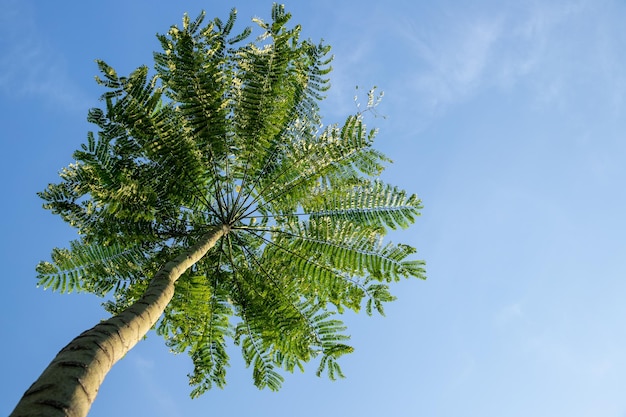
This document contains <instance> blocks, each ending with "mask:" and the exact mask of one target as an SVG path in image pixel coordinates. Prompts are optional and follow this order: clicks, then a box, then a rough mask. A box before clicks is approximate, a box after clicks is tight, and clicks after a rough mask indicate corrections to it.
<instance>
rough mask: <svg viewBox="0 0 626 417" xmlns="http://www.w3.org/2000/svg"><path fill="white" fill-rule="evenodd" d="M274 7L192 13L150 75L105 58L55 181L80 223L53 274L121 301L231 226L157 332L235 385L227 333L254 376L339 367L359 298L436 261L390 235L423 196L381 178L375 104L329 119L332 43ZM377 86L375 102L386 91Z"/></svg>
mask: <svg viewBox="0 0 626 417" xmlns="http://www.w3.org/2000/svg"><path fill="white" fill-rule="evenodd" d="M289 18H290V15H289V14H288V13H286V12H285V10H284V8H283V7H282V6H279V5H274V7H273V9H272V20H271V22H270V23H266V22H264V21H262V20H259V19H255V20H254V21H255V22H256V23H257V24H258V26H259V27H260V28H261V31H262V34H261V35H260V36H259V37H257V38H256V39H255V40H253V41H252V42H249V43H246V42H245V41H246V40H247V39H249V36H250V34H251V30H250V29H245V30H244V31H243V32H242V33H240V34H236V35H233V34H231V32H232V30H233V26H234V23H235V12H234V10H233V12H232V13H231V15H230V17H229V19H228V20H227V21H226V22H222V21H220V20H219V19H215V20H213V21H211V22H209V23H208V24H207V25H203V22H204V14H201V15H200V16H199V17H198V18H197V19H195V20H191V19H190V18H189V17H188V16H185V17H184V19H183V24H182V27H177V26H173V27H172V28H171V29H170V30H169V32H168V33H167V34H164V35H160V36H159V37H158V38H159V40H160V43H161V45H162V51H161V52H158V53H155V55H154V61H155V67H154V71H153V74H150V71H149V70H148V68H147V67H140V68H138V69H136V70H135V71H133V72H132V73H131V74H130V75H129V76H127V77H123V76H119V75H118V74H117V73H116V71H115V70H114V69H113V68H112V67H111V66H109V65H107V64H106V63H104V62H103V61H98V66H99V68H100V70H101V73H102V76H101V78H97V81H98V83H100V84H101V85H102V86H104V88H105V89H106V92H105V93H104V94H103V96H102V100H103V103H104V106H103V108H102V109H99V108H96V109H92V110H91V111H90V112H89V121H90V122H92V123H94V124H95V125H96V126H97V132H96V133H89V135H88V138H87V143H86V144H84V145H82V148H81V149H80V150H78V151H76V152H75V154H74V158H75V160H76V163H74V164H71V165H69V166H68V167H66V168H65V169H64V170H63V171H62V172H61V174H60V176H61V182H59V183H58V184H51V185H49V187H48V188H47V189H46V190H45V191H43V192H41V193H40V196H41V197H42V198H43V199H44V200H45V202H46V203H45V207H46V208H48V209H50V210H51V211H52V212H53V213H55V214H58V215H60V216H61V217H62V218H63V219H64V220H65V221H66V222H68V223H69V224H70V225H72V226H73V227H75V228H76V229H77V231H78V233H79V235H80V239H78V240H76V241H74V242H72V243H71V246H70V248H69V249H55V250H54V251H53V253H52V262H42V263H40V264H39V265H38V268H37V270H38V273H39V283H40V285H42V286H43V287H45V288H52V289H54V290H58V291H61V292H71V291H86V292H91V293H95V294H98V295H101V296H107V297H109V298H108V301H106V303H105V307H106V308H107V310H108V311H110V312H111V313H114V314H117V313H120V312H122V311H123V310H124V309H126V308H127V307H128V306H130V305H132V304H133V303H134V302H135V301H137V300H138V299H140V297H141V296H142V294H143V293H144V292H145V291H146V288H147V287H148V286H149V282H150V278H151V277H152V276H153V275H154V274H155V273H156V271H157V270H159V268H160V267H161V266H162V265H163V264H165V263H166V262H167V261H169V260H171V259H173V258H175V257H176V256H179V255H180V254H184V253H185V251H186V250H188V249H189V248H190V247H191V246H193V245H194V244H195V243H196V242H197V241H198V240H200V239H202V237H203V236H205V235H206V234H207V233H210V232H211V231H212V230H214V229H215V228H216V227H217V228H222V230H223V231H224V233H223V236H221V237H219V239H218V240H217V241H216V243H215V246H214V247H213V248H212V249H210V250H209V251H208V252H207V253H206V255H204V257H203V258H202V259H200V260H199V261H198V262H195V263H194V264H193V266H191V267H190V268H189V269H188V270H186V272H184V273H183V274H182V275H181V277H180V278H179V279H178V280H177V282H176V289H175V292H174V295H173V298H172V299H171V302H170V303H169V304H168V305H167V307H166V309H165V311H164V314H163V315H162V316H161V317H160V319H159V321H158V323H157V325H156V331H157V333H158V334H160V335H162V336H163V337H164V338H165V340H166V343H167V345H168V346H169V347H170V348H171V350H172V351H174V352H187V353H188V354H189V356H190V357H191V359H192V361H193V372H192V373H191V374H190V376H189V378H190V383H191V384H192V385H193V387H194V389H193V391H192V396H196V395H199V394H201V393H202V392H204V391H205V390H207V389H208V388H210V387H211V386H212V385H216V386H220V387H221V386H223V385H224V384H225V375H226V367H227V366H228V362H229V358H228V354H227V349H226V345H227V339H228V338H233V339H234V341H235V343H236V344H237V345H239V346H240V347H241V351H242V354H243V357H244V358H245V361H246V363H247V364H248V365H249V366H251V367H252V369H253V378H254V383H255V384H256V385H257V386H259V387H269V388H271V389H277V388H278V387H279V386H280V383H281V381H282V380H283V377H282V376H281V374H280V373H279V370H280V369H281V368H282V369H283V370H286V371H293V370H294V369H296V368H299V369H303V365H304V363H305V362H307V361H309V360H310V359H312V358H315V357H317V358H319V367H318V371H317V372H318V374H321V373H323V372H327V373H328V375H329V376H330V378H335V377H337V376H342V373H341V369H340V367H339V365H338V363H337V359H338V358H339V357H340V356H341V355H343V354H345V353H348V352H351V351H352V347H350V346H349V345H348V344H347V341H348V337H347V335H346V334H345V333H344V331H345V326H344V325H343V323H342V322H341V321H340V320H338V319H337V314H338V313H341V312H342V311H344V309H351V310H354V311H359V310H360V309H362V308H364V309H365V311H366V312H367V314H372V313H373V312H374V311H376V312H379V313H381V314H382V313H383V303H384V302H388V301H391V300H392V299H393V296H392V295H391V294H390V291H389V284H390V283H392V282H394V281H397V280H399V279H401V278H403V277H418V278H423V277H424V270H423V262H421V261H418V260H413V259H410V256H409V255H411V254H413V253H414V252H415V250H414V249H413V248H412V247H410V246H408V245H403V244H392V243H386V242H383V237H384V235H385V233H386V231H387V230H389V229H394V228H396V227H402V228H404V227H407V226H408V225H409V224H411V223H412V222H413V221H414V220H415V218H416V216H417V215H418V214H419V213H418V210H419V209H420V201H419V199H418V198H417V196H416V195H410V194H407V193H406V192H404V191H402V190H400V189H398V188H397V187H395V186H392V185H388V184H386V183H384V182H382V181H381V180H379V179H378V178H379V175H380V173H381V171H382V170H383V168H384V165H385V164H386V163H387V162H389V160H388V159H387V158H386V157H385V156H384V155H383V154H382V153H380V152H379V151H377V150H375V149H374V148H373V146H372V145H373V140H374V136H375V133H376V132H375V131H374V130H368V129H367V128H366V126H365V124H364V121H363V112H358V113H357V114H354V115H351V116H349V117H347V119H346V120H345V122H343V123H342V124H337V125H331V126H328V127H323V126H322V123H321V117H320V115H319V106H318V103H319V101H320V100H321V99H322V96H323V94H324V92H325V91H326V90H327V89H328V87H329V82H328V78H327V77H328V74H329V72H330V70H331V68H330V61H331V58H330V56H329V49H330V48H329V47H328V46H326V45H324V44H321V43H320V44H315V43H312V42H310V41H308V40H301V39H300V27H299V26H294V27H289V26H288V25H287V23H288V20H289ZM376 102H377V95H376V93H375V91H374V90H372V91H370V93H369V95H368V106H367V108H372V107H373V106H375V105H376Z"/></svg>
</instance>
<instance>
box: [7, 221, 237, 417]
mask: <svg viewBox="0 0 626 417" xmlns="http://www.w3.org/2000/svg"><path fill="white" fill-rule="evenodd" d="M229 230H230V228H229V226H227V225H222V226H217V227H215V228H213V229H212V230H210V231H209V232H208V233H206V234H205V235H204V236H202V238H201V239H200V241H198V242H197V243H196V244H195V245H194V246H192V247H191V248H189V249H188V250H187V251H185V252H183V253H181V254H180V255H179V256H177V257H176V258H174V259H173V260H171V261H170V262H168V263H166V264H165V265H164V266H163V267H162V268H161V269H160V270H159V271H158V272H157V273H156V274H155V276H154V277H153V278H152V280H151V281H150V284H149V285H148V288H147V289H146V292H145V293H144V295H143V296H142V297H141V298H140V299H139V300H137V301H136V302H135V303H134V304H132V305H131V306H130V307H128V308H127V309H126V310H124V311H123V312H121V313H120V314H118V315H117V316H114V317H111V318H110V319H108V320H106V321H103V322H101V323H99V324H97V325H96V326H94V327H93V328H91V329H89V330H87V331H85V332H83V333H82V334H80V335H79V336H78V337H76V338H75V339H74V340H72V341H71V342H70V343H69V344H68V345H67V346H65V347H64V348H63V349H61V351H60V352H59V353H58V354H57V356H56V357H55V358H54V359H53V360H52V362H50V365H48V367H47V368H46V369H45V370H44V371H43V373H42V374H41V376H40V377H39V378H38V379H37V380H36V381H35V382H34V383H33V385H31V387H30V388H29V389H28V390H27V391H26V392H25V393H24V396H23V397H22V399H21V400H20V402H19V403H18V404H17V406H16V407H15V409H14V410H13V412H12V413H11V415H10V416H9V417H43V416H46V417H57V416H59V417H61V416H64V417H84V416H86V415H87V413H88V412H89V409H90V408H91V404H92V403H93V401H94V399H95V397H96V394H97V393H98V390H99V388H100V385H101V384H102V381H103V380H104V377H105V376H106V374H107V373H108V372H109V370H110V369H111V368H112V367H113V365H114V364H115V363H116V362H117V361H118V360H120V359H121V358H122V357H123V356H124V355H125V354H126V353H127V352H128V351H129V350H130V349H131V348H132V347H133V346H135V344H137V342H139V341H140V340H141V339H142V338H143V337H144V336H145V335H146V334H147V333H148V331H149V330H150V329H151V328H152V326H154V324H155V323H156V322H157V320H158V319H159V317H160V316H161V314H163V311H164V310H165V307H166V306H167V304H168V303H169V302H170V300H171V299H172V296H173V295H174V284H175V283H176V280H177V279H178V278H179V277H180V276H181V275H182V274H183V273H184V272H185V271H186V270H187V269H188V268H189V267H191V266H192V265H193V264H195V263H196V262H198V261H199V260H200V259H201V258H202V257H203V256H204V255H205V254H206V253H207V251H209V250H210V249H211V248H212V247H213V246H215V244H216V242H217V241H218V240H219V239H220V238H221V237H222V236H224V235H225V234H227V233H228V232H229Z"/></svg>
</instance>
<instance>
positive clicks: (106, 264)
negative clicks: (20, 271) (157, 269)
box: [37, 241, 145, 296]
mask: <svg viewBox="0 0 626 417" xmlns="http://www.w3.org/2000/svg"><path fill="white" fill-rule="evenodd" d="M144 263H145V256H144V253H143V251H142V250H141V248H140V247H139V246H132V247H124V246H120V245H115V244H114V245H111V246H103V245H100V244H93V245H88V244H83V243H81V242H79V241H72V242H71V246H70V249H59V248H55V249H54V250H53V251H52V262H47V261H42V262H40V263H39V264H38V265H37V279H38V284H37V285H38V286H41V287H43V288H45V289H52V290H53V291H59V292H61V293H69V292H72V291H85V292H91V293H94V294H97V295H100V296H103V295H105V294H106V293H108V292H109V291H111V290H114V289H116V288H120V287H123V286H126V285H128V284H129V283H130V282H132V281H133V280H134V279H135V277H136V275H137V273H141V270H142V265H143V264H144Z"/></svg>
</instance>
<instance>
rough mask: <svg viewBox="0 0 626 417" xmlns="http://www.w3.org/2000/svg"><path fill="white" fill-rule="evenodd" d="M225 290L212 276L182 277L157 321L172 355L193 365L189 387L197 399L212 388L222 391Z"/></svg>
mask: <svg viewBox="0 0 626 417" xmlns="http://www.w3.org/2000/svg"><path fill="white" fill-rule="evenodd" d="M232 314H233V311H232V309H231V307H230V304H229V303H228V291H227V289H225V288H223V287H222V286H220V285H219V283H218V281H217V279H216V277H213V278H211V277H209V276H206V275H191V274H186V275H184V276H183V277H181V279H180V280H179V281H178V282H177V285H176V293H175V295H174V298H173V299H172V301H171V302H170V304H169V305H168V308H167V310H166V312H165V315H164V317H163V318H162V319H161V321H160V322H159V325H158V327H157V333H158V334H160V335H162V336H164V337H165V338H166V340H167V346H168V347H169V348H170V350H171V351H172V352H174V353H182V352H185V351H186V352H187V353H188V354H189V356H190V357H191V360H192V363H193V367H194V368H193V372H192V373H190V374H189V384H190V385H192V386H193V387H194V389H193V390H192V393H191V396H192V397H197V396H199V395H201V394H202V393H204V392H205V391H206V390H208V389H210V388H211V387H212V386H213V385H216V386H218V387H220V388H223V387H224V385H225V384H226V368H227V367H228V363H229V356H228V354H227V351H226V338H228V337H232V336H233V331H232V329H231V325H230V317H231V316H232Z"/></svg>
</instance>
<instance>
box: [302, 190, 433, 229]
mask: <svg viewBox="0 0 626 417" xmlns="http://www.w3.org/2000/svg"><path fill="white" fill-rule="evenodd" d="M346 185H347V187H337V186H335V187H326V186H320V187H318V188H317V189H316V190H315V192H313V193H311V195H310V198H309V199H308V201H304V202H303V203H302V205H303V208H304V211H305V212H306V213H308V214H309V215H310V216H311V217H312V218H319V217H332V218H337V219H341V220H345V221H350V222H354V223H358V224H362V225H367V226H374V227H381V230H384V227H389V228H391V229H395V228H396V227H397V226H399V227H402V228H406V227H408V226H409V225H410V224H411V223H413V222H414V221H415V218H416V217H417V216H419V209H421V208H422V206H421V201H420V200H419V198H418V197H417V196H416V195H415V194H413V195H407V194H406V192H405V191H403V190H399V189H398V188H397V187H394V186H391V185H388V184H384V183H382V182H380V181H377V180H376V181H366V182H364V183H362V184H358V185H351V184H346Z"/></svg>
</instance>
